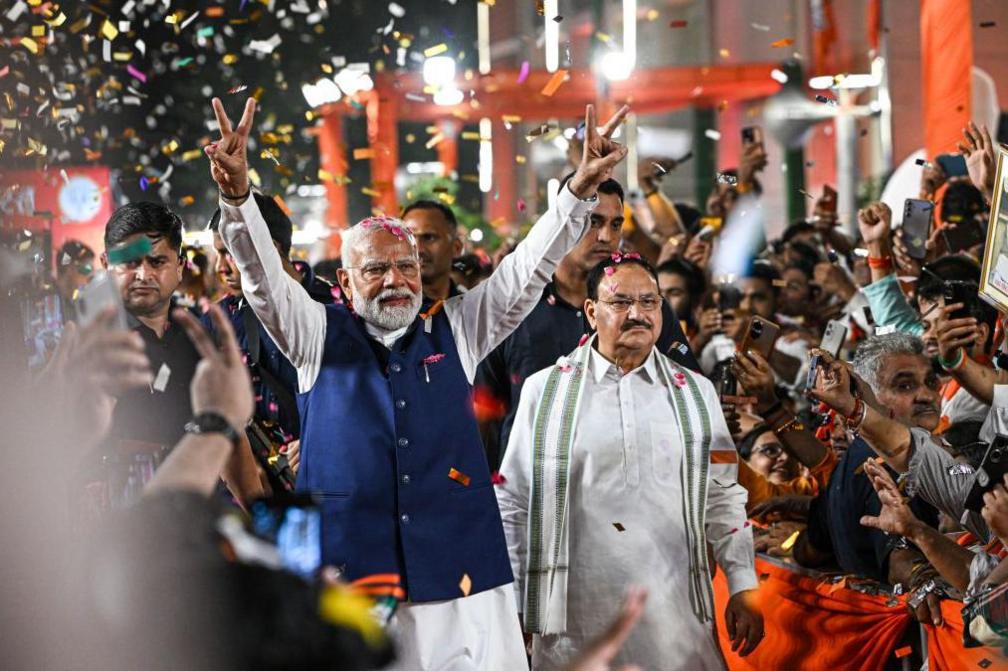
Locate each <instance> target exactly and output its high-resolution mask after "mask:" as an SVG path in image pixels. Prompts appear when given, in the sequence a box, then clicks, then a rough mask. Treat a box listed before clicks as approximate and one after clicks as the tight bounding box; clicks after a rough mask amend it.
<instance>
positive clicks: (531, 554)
mask: <svg viewBox="0 0 1008 671" xmlns="http://www.w3.org/2000/svg"><path fill="white" fill-rule="evenodd" d="M587 292H588V297H587V299H586V300H585V302H584V310H585V314H586V315H587V317H588V321H589V323H590V324H591V326H592V327H593V328H594V329H595V330H596V335H594V336H593V337H592V338H590V339H589V340H587V342H585V343H584V344H582V345H580V346H579V347H577V348H576V349H574V351H573V352H572V353H571V354H570V355H568V356H564V357H561V358H560V359H559V360H558V361H557V362H556V364H555V365H554V366H551V367H550V368H546V369H544V370H542V371H539V372H538V373H536V374H535V375H533V376H532V377H530V378H529V379H528V380H526V382H525V386H524V387H523V389H522V395H521V401H520V403H519V406H518V413H517V416H516V418H515V423H514V427H513V430H512V431H511V437H510V442H509V444H508V449H507V452H506V453H505V455H504V463H503V465H502V466H501V475H502V476H503V477H502V478H501V481H502V484H500V485H499V486H498V488H497V500H498V502H499V504H500V508H501V515H502V517H503V520H504V532H505V534H506V536H507V539H508V549H509V551H510V553H511V566H512V569H513V571H514V572H515V575H516V576H517V580H516V587H517V594H516V597H517V599H518V601H519V602H520V603H521V604H522V615H523V623H524V626H525V631H526V632H527V633H529V634H532V635H533V647H532V668H533V669H536V670H538V669H559V668H563V667H564V665H565V664H568V663H569V661H570V659H571V657H572V655H573V654H574V653H575V652H576V651H577V650H579V649H580V648H581V647H583V646H584V644H585V642H586V641H587V640H589V639H590V638H591V637H592V636H595V635H597V634H598V633H599V632H600V631H602V630H603V629H604V628H605V626H606V622H607V621H608V619H609V618H611V617H612V614H613V613H615V612H616V608H617V607H618V604H619V595H620V594H621V593H622V592H623V591H624V590H625V589H626V588H627V586H628V585H640V586H643V587H646V588H647V589H648V590H649V593H650V598H649V600H648V602H647V605H646V609H645V612H644V615H643V616H642V618H641V620H640V623H639V624H638V625H637V628H636V629H635V630H634V632H633V633H632V634H631V635H630V638H629V639H628V641H627V643H626V644H625V645H624V647H623V650H622V651H621V653H620V655H619V656H618V658H617V660H616V663H615V664H614V666H619V664H620V663H629V662H631V661H632V662H634V663H635V664H639V665H640V666H641V668H649V669H690V670H693V669H723V668H725V667H724V661H723V658H722V656H721V652H720V650H719V649H718V645H717V642H716V641H715V639H714V637H713V635H712V632H713V629H712V625H713V618H714V601H713V596H712V591H711V579H710V576H711V573H710V571H711V567H710V566H708V554H707V547H708V543H709V544H710V545H711V547H712V548H713V553H714V556H715V557H716V559H717V563H718V566H720V567H721V569H722V570H723V571H724V572H725V574H726V576H727V579H728V588H729V591H730V593H731V597H730V599H729V601H728V606H727V609H726V612H725V619H726V621H727V626H728V632H729V634H730V636H731V645H732V649H734V650H741V654H742V655H747V654H749V653H750V652H752V650H753V649H755V647H756V646H757V645H758V644H759V642H760V640H761V639H762V637H763V622H762V617H761V616H760V614H759V613H758V611H756V610H755V609H754V607H753V605H752V602H751V600H750V597H751V596H752V594H751V592H750V590H754V589H755V588H756V587H757V580H756V574H755V572H754V569H753V563H754V559H753V539H752V530H751V529H750V528H749V526H748V525H747V524H746V513H745V502H746V491H745V490H744V489H743V488H742V487H741V486H739V484H738V483H737V482H736V475H737V472H738V455H737V453H736V451H735V444H734V442H733V441H732V438H731V435H730V434H729V431H728V427H727V425H726V424H725V419H724V415H723V414H722V413H721V407H720V403H719V400H718V396H717V392H716V391H715V390H714V386H713V385H712V384H711V383H710V381H709V380H707V379H706V378H704V377H702V376H701V375H699V374H698V373H694V372H693V371H691V370H689V369H688V368H685V367H683V366H680V365H678V364H676V363H675V362H673V361H672V360H671V359H670V358H669V357H667V356H665V355H664V354H662V353H661V352H660V351H659V350H658V349H657V347H656V346H655V345H656V343H657V341H658V334H659V333H660V332H661V328H662V312H661V305H662V303H663V300H662V295H661V293H660V291H659V288H658V278H657V275H656V274H655V271H654V268H652V267H651V265H650V264H649V263H648V262H647V261H644V260H642V259H641V258H640V257H639V256H637V255H636V254H630V255H626V256H623V255H616V256H615V257H613V258H609V259H606V260H604V261H603V262H601V263H599V264H598V265H596V267H595V268H594V269H593V270H592V272H591V274H589V276H588V281H587Z"/></svg>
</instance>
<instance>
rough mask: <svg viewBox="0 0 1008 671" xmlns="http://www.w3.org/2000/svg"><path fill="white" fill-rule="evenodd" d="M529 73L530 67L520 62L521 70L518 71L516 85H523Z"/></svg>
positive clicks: (524, 62) (525, 62) (527, 63)
mask: <svg viewBox="0 0 1008 671" xmlns="http://www.w3.org/2000/svg"><path fill="white" fill-rule="evenodd" d="M530 71H531V66H529V62H528V61H522V64H521V68H520V69H519V70H518V83H519V84H524V83H525V80H526V79H528V76H529V72H530Z"/></svg>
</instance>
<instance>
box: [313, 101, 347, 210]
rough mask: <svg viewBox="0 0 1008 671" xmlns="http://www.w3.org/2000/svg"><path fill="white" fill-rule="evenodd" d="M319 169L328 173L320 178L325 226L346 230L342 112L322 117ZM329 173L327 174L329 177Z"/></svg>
mask: <svg viewBox="0 0 1008 671" xmlns="http://www.w3.org/2000/svg"><path fill="white" fill-rule="evenodd" d="M318 147H319V169H320V170H323V171H325V172H324V173H323V174H322V175H321V176H320V178H321V180H322V183H323V184H325V189H326V200H328V201H329V207H328V208H326V218H325V223H326V226H328V227H329V228H331V229H336V230H338V229H341V228H346V226H347V225H348V224H349V222H348V221H347V191H346V185H345V183H344V181H343V178H344V177H346V172H347V158H346V147H345V146H344V145H343V111H342V110H341V109H340V108H338V107H335V106H334V107H333V108H332V109H331V110H330V111H328V112H327V113H326V114H325V116H324V117H323V121H322V127H321V128H320V129H319V133H318ZM327 173H328V174H327Z"/></svg>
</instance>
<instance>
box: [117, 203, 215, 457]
mask: <svg viewBox="0 0 1008 671" xmlns="http://www.w3.org/2000/svg"><path fill="white" fill-rule="evenodd" d="M142 237H147V238H148V239H149V240H150V243H151V250H150V252H149V253H148V254H146V255H145V256H143V257H141V258H137V259H132V260H130V261H127V262H125V263H121V264H110V263H109V255H108V250H109V249H110V248H113V247H118V246H120V245H128V244H130V243H131V242H135V241H137V240H139V239H140V238H142ZM181 248H182V220H181V219H179V217H178V215H176V214H175V213H174V212H172V211H171V210H169V209H168V208H167V207H165V206H164V205H161V204H158V203H148V202H139V203H130V204H129V205H125V206H123V207H121V208H119V209H118V210H116V211H115V212H114V213H113V214H112V217H111V218H110V219H109V220H108V223H106V224H105V249H106V251H105V252H104V253H103V254H102V257H101V262H102V266H103V267H105V268H106V269H107V270H108V271H109V272H110V273H112V274H113V275H114V276H115V278H116V280H117V281H118V283H119V286H120V288H121V290H122V300H123V305H124V306H125V308H126V312H127V315H128V321H129V324H130V327H131V328H132V329H133V330H135V331H136V332H137V333H139V334H140V335H141V337H143V339H144V343H145V344H146V349H147V357H148V358H149V359H150V363H151V371H152V372H153V373H154V382H153V383H152V384H151V386H150V388H149V389H141V390H136V391H131V392H127V393H126V394H124V395H123V396H121V397H120V398H119V399H118V400H117V403H116V406H115V410H114V413H113V417H112V427H111V431H110V438H111V440H112V441H115V442H119V441H122V440H129V441H137V442H140V443H149V444H156V445H160V446H162V447H163V448H165V449H167V448H170V447H171V446H173V445H174V444H175V443H177V442H178V441H179V439H180V438H181V437H182V434H183V428H184V426H185V424H186V422H187V421H189V418H190V417H191V415H192V407H191V405H190V403H189V383H190V382H191V381H192V377H193V374H194V373H195V371H196V364H197V363H198V362H199V354H198V353H197V352H196V349H195V348H194V347H193V345H192V342H191V341H190V340H189V338H188V337H186V334H185V331H184V330H183V329H182V328H181V327H180V326H178V325H176V324H175V322H174V321H173V320H172V317H171V308H172V294H173V293H174V291H175V289H176V288H177V287H178V285H179V283H180V282H181V281H182V268H183V263H184V259H183V257H182V256H181Z"/></svg>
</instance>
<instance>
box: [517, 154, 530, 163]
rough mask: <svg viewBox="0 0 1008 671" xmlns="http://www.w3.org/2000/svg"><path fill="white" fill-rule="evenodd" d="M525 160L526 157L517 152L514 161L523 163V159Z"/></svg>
mask: <svg viewBox="0 0 1008 671" xmlns="http://www.w3.org/2000/svg"><path fill="white" fill-rule="evenodd" d="M527 160H528V159H526V158H525V157H524V156H522V155H521V154H519V155H518V156H515V163H517V164H518V165H525V161H527Z"/></svg>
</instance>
